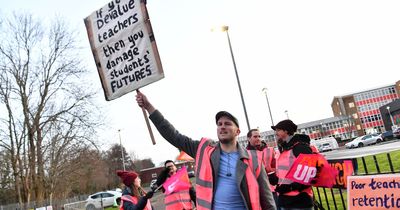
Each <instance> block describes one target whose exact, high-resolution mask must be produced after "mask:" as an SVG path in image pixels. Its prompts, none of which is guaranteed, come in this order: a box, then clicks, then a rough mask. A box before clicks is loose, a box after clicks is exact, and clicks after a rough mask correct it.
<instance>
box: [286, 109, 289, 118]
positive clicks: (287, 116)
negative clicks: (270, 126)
mask: <svg viewBox="0 0 400 210" xmlns="http://www.w3.org/2000/svg"><path fill="white" fill-rule="evenodd" d="M285 114H286V118H287V119H289V111H288V110H285Z"/></svg>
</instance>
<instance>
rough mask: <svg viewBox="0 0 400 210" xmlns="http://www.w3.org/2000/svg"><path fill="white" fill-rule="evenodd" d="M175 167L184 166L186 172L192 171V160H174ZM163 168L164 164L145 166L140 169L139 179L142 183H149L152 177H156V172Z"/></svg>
mask: <svg viewBox="0 0 400 210" xmlns="http://www.w3.org/2000/svg"><path fill="white" fill-rule="evenodd" d="M175 165H176V168H178V170H179V169H180V168H181V167H182V166H186V168H187V170H188V172H190V171H194V165H195V162H194V161H183V162H181V161H178V162H175ZM162 170H164V165H162V166H158V167H153V168H146V169H142V170H140V179H141V180H142V182H143V183H150V182H151V180H152V179H157V176H158V174H160V173H161V171H162Z"/></svg>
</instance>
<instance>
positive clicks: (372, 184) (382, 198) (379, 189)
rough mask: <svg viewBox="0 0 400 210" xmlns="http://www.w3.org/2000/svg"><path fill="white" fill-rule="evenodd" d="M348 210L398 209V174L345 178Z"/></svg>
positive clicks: (399, 177)
mask: <svg viewBox="0 0 400 210" xmlns="http://www.w3.org/2000/svg"><path fill="white" fill-rule="evenodd" d="M347 179H348V180H347V200H348V202H347V203H348V209H349V210H350V209H351V210H355V209H399V208H400V174H385V175H375V176H348V177H347Z"/></svg>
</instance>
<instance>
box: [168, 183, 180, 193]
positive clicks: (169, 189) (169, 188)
mask: <svg viewBox="0 0 400 210" xmlns="http://www.w3.org/2000/svg"><path fill="white" fill-rule="evenodd" d="M176 183H178V180H175V181H174V182H172V183H171V184H170V185H169V186H168V191H170V192H172V191H174V190H175V185H176Z"/></svg>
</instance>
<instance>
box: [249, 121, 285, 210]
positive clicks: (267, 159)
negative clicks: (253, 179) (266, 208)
mask: <svg viewBox="0 0 400 210" xmlns="http://www.w3.org/2000/svg"><path fill="white" fill-rule="evenodd" d="M247 141H248V144H247V147H246V149H247V150H256V151H259V153H260V155H259V157H261V158H262V162H263V164H264V166H265V170H266V172H267V174H272V173H275V170H276V159H275V156H276V154H275V150H274V148H273V147H268V146H267V144H266V143H265V142H264V141H261V135H260V130H258V129H256V128H253V129H250V130H249V131H248V132H247ZM270 188H271V191H272V194H273V196H274V200H275V205H277V209H279V207H278V195H277V193H276V192H275V187H274V186H273V185H270Z"/></svg>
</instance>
